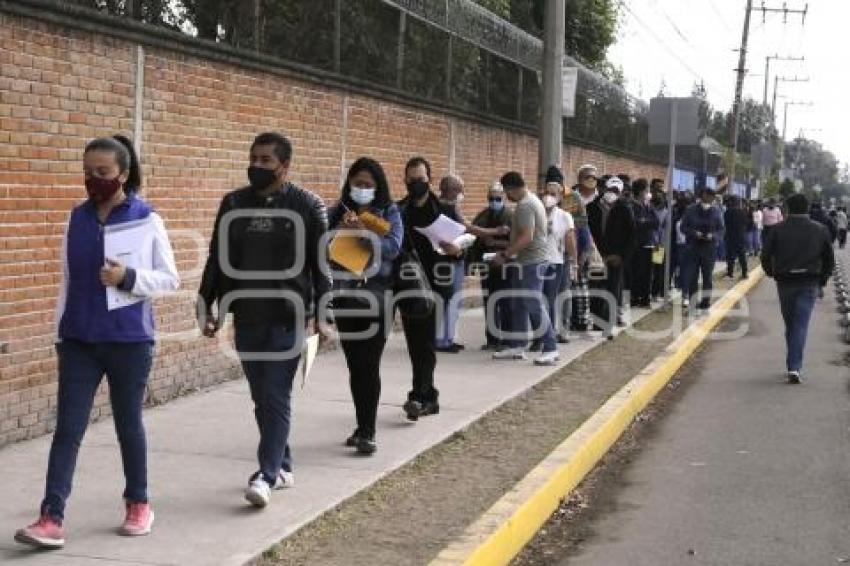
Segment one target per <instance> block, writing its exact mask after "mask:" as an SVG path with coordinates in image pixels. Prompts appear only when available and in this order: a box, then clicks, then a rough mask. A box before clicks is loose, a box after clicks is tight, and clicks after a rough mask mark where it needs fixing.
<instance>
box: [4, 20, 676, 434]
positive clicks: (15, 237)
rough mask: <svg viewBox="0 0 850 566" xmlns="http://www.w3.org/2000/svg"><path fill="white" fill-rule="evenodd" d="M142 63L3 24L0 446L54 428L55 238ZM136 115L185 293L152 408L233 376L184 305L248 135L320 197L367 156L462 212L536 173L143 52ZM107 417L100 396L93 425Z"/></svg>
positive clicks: (348, 101) (84, 36)
mask: <svg viewBox="0 0 850 566" xmlns="http://www.w3.org/2000/svg"><path fill="white" fill-rule="evenodd" d="M135 63H136V50H135V46H134V45H131V44H130V43H128V42H123V41H120V40H115V39H109V38H106V37H102V36H100V35H96V34H93V33H90V32H82V31H75V30H73V29H70V28H61V27H56V26H53V25H49V24H45V23H40V22H38V21H35V20H30V19H25V18H19V17H13V16H8V15H3V14H0V342H7V343H8V344H9V346H8V348H9V351H8V353H6V354H3V353H0V445H3V444H7V443H9V442H14V441H17V440H21V439H24V438H29V437H33V436H37V435H40V434H43V433H45V432H47V431H48V430H50V428H51V427H52V422H53V420H54V417H55V415H54V411H55V409H54V407H55V394H56V361H55V356H54V353H53V347H52V337H53V308H54V302H55V296H56V289H57V284H58V282H59V262H58V250H59V245H60V238H61V233H62V230H63V224H64V221H65V219H66V217H67V214H68V212H69V210H70V209H71V208H72V207H73V205H74V204H75V203H77V202H79V201H80V200H81V198H82V197H83V196H84V190H83V178H82V166H81V153H82V148H83V146H84V145H85V143H86V142H87V141H88V140H89V139H91V138H93V137H97V136H101V135H108V134H112V133H116V132H123V133H125V134H132V132H133V123H134V93H135V86H134V82H135V78H134V77H135ZM143 109H144V110H143V119H144V130H143V131H144V133H143V144H142V156H141V160H142V165H143V172H144V187H143V194H144V196H145V198H147V199H148V200H150V201H151V202H152V203H153V204H154V206H155V207H156V208H157V209H158V210H159V212H160V213H161V214H162V216H163V217H164V219H165V221H166V225H167V227H168V228H169V231H170V232H171V237H172V242H173V244H174V247H175V252H176V255H177V260H178V266H179V268H180V270H181V274H182V276H183V292H182V294H180V295H178V296H176V297H173V298H169V299H167V300H163V301H159V302H158V304H157V314H158V326H159V330H160V331H161V332H163V333H165V334H166V335H167V336H171V337H172V338H173V339H165V340H163V341H162V342H161V343H160V344H159V346H158V348H157V353H158V355H157V359H156V362H155V366H154V371H153V375H152V378H151V385H150V402H151V403H159V402H164V401H166V400H168V399H170V398H172V397H174V396H176V395H180V394H182V393H184V392H187V391H191V390H194V389H198V388H201V387H205V386H209V385H212V384H215V383H219V382H222V381H224V380H227V379H232V378H235V377H237V376H238V375H239V372H238V370H237V367H236V365H235V364H234V363H233V362H232V361H231V360H228V359H227V358H225V357H224V356H223V355H222V354H221V353H219V349H218V348H217V347H216V344H215V343H213V342H211V341H205V340H201V339H199V338H198V337H197V336H196V334H197V333H196V331H195V323H194V315H193V304H194V292H195V290H196V289H197V284H198V274H199V267H201V266H202V265H203V263H202V262H203V260H204V259H205V248H206V245H207V243H206V242H207V238H208V236H209V232H210V229H211V224H212V219H213V217H214V214H215V210H216V208H217V206H218V202H219V199H220V198H221V196H222V194H223V193H224V192H225V191H227V190H229V189H231V188H233V187H234V186H237V185H239V184H242V183H244V179H245V167H246V165H247V164H246V161H247V152H248V146H249V144H250V141H251V139H252V138H253V136H254V135H255V134H256V133H258V132H260V131H262V130H278V131H281V132H284V133H285V134H287V135H288V136H289V137H290V138H291V139H292V142H293V145H294V160H293V167H292V177H293V178H294V180H295V181H296V182H298V183H301V184H303V185H304V186H306V187H308V188H310V189H313V190H315V191H317V192H319V193H320V194H322V195H323V196H324V197H326V198H328V199H331V198H333V195H334V194H335V193H336V191H337V190H338V186H339V181H340V177H341V175H342V171H343V167H344V165H347V163H350V162H351V161H352V160H353V159H354V158H356V157H358V156H360V155H370V156H372V157H375V158H376V159H378V160H379V161H381V162H382V163H383V164H384V166H385V168H386V170H387V175H388V178H389V179H390V183H391V186H392V190H393V193H394V195H395V196H401V193H402V183H401V178H402V168H403V166H404V163H405V161H406V160H407V159H408V158H409V157H410V156H412V155H414V154H422V155H425V156H426V157H428V158H429V159H430V160H431V161H432V163H433V166H434V172H435V176H439V175H442V174H444V173H446V172H447V171H448V169H449V167H450V165H451V164H452V163H453V164H454V168H455V170H456V172H457V173H458V174H460V175H461V176H462V177H463V178H464V179H465V180H466V183H467V186H468V191H469V199H468V201H467V203H466V204H465V206H464V208H465V212H466V213H467V214H472V213H474V212H475V211H476V210H477V209H479V208H480V207H481V206H482V205H483V202H484V198H483V197H484V191H485V189H486V187H487V186H488V185H489V184H490V183H491V182H492V181H493V180H494V179H496V178H498V177H499V175H500V174H502V173H503V172H505V171H506V170H508V169H517V170H519V171H521V172H523V173H524V174H525V175H526V176H527V178H529V179H533V178H534V176H535V174H536V161H537V157H536V153H537V141H536V139H535V138H533V137H530V136H528V135H524V134H518V133H515V132H511V131H507V130H504V129H499V128H494V127H488V126H486V125H481V124H479V123H473V122H467V121H464V120H458V119H452V118H449V117H447V116H444V115H440V114H436V113H432V112H425V111H421V110H418V109H416V108H414V107H407V106H402V105H400V104H394V103H389V102H384V101H381V100H378V99H373V98H369V97H365V96H361V95H346V94H345V93H344V92H342V91H338V90H332V89H329V88H327V87H322V86H318V85H317V84H312V83H309V82H303V81H298V80H293V79H285V78H281V77H278V76H274V75H271V74H264V73H259V72H255V71H249V70H246V69H243V68H241V67H238V66H234V65H228V64H223V63H216V62H211V61H208V60H203V59H199V58H196V57H190V56H187V55H183V54H180V53H176V52H171V51H167V50H164V49H157V48H147V49H146V60H145V82H144V104H143ZM346 109H347V110H346ZM346 114H347V119H345V118H344V116H345V115H346ZM346 123H347V127H345V125H346ZM585 162H592V163H595V164H597V165H598V166H599V167H600V169H601V170H604V171H612V172H628V173H631V174H632V175H652V176H662V175H663V169H662V168H659V167H658V166H656V165H645V164H641V163H637V162H635V161H630V160H626V159H622V158H617V157H613V156H608V155H605V154H603V153H600V152H595V151H590V150H586V149H580V148H574V147H566V148H565V153H564V165H565V169H566V170H567V171H568V172H574V171H575V170H576V169H577V167H578V166H579V165H581V164H582V163H585ZM569 175H570V180H573V177H574V173H569ZM179 333H183V334H179ZM108 413H109V407H108V403H107V402H106V397H105V396H104V392H103V391H101V392H100V394H99V396H98V399H97V401H96V405H95V410H94V413H93V417H94V418H97V417H100V416H103V415H106V414H108Z"/></svg>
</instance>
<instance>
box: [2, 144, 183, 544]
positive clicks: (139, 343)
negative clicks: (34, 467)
mask: <svg viewBox="0 0 850 566" xmlns="http://www.w3.org/2000/svg"><path fill="white" fill-rule="evenodd" d="M83 166H84V170H85V180H86V181H85V184H86V191H87V193H88V197H89V198H88V200H87V201H86V202H84V203H83V204H81V205H79V206H77V207H76V208H74V210H73V211H72V212H71V217H70V220H69V222H68V226H67V229H66V233H65V238H64V240H63V242H62V254H61V259H62V283H61V286H60V289H59V302H58V308H57V314H56V323H57V326H58V329H57V330H58V342H57V344H56V351H57V353H58V356H59V391H58V402H57V421H56V430H55V432H54V434H53V443H52V445H51V447H50V459H49V463H48V467H47V487H46V490H45V496H44V500H43V502H42V504H41V510H40V518H39V520H38V521H37V522H35V523H34V524H32V525H30V526H29V527H27V528H25V529H21V530H20V531H18V532H17V534H16V535H15V540H17V541H18V542H21V543H24V544H29V545H33V546H37V547H47V548H59V547H61V546H62V545H63V544H64V542H65V540H64V539H65V536H64V531H63V526H62V523H63V520H64V515H65V502H66V501H67V499H68V497H69V496H70V494H71V484H72V480H73V476H74V468H75V465H76V461H77V451H78V450H79V447H80V442H81V441H82V439H83V435H84V434H85V431H86V426H87V425H88V422H89V413H90V412H91V408H92V402H93V400H94V396H95V393H96V392H97V388H98V385H99V384H100V382H101V379H102V378H103V375H104V374H106V378H107V380H108V382H109V397H110V402H111V405H112V414H113V418H114V420H115V429H116V431H117V433H118V442H119V444H120V446H121V458H122V460H123V464H124V477H125V480H126V487H125V490H124V500H125V503H126V518H125V520H124V524H123V525H122V526H121V529H120V533H121V534H123V535H127V536H137V535H146V534H148V533H149V532H150V530H151V526H152V525H153V519H154V515H153V511H152V510H151V506H150V504H149V503H148V492H147V460H146V458H147V449H146V445H145V429H144V425H143V423H142V403H143V401H144V396H145V387H146V385H147V382H148V374H149V372H150V368H151V363H152V360H153V346H154V322H153V320H154V319H153V309H152V305H151V300H150V299H151V298H152V297H154V296H155V295H157V294H160V293H164V292H166V291H172V290H175V289H177V287H178V285H179V278H178V275H177V268H176V266H175V265H174V255H173V253H172V251H171V244H170V243H169V241H168V236H167V234H166V231H165V225H164V224H163V222H162V219H161V218H160V217H159V215H158V214H156V213H155V212H153V210H152V208H151V206H150V205H149V204H147V203H146V202H144V201H143V200H142V199H140V198H139V197H137V196H136V191H137V190H138V186H137V185H138V183H139V180H138V179H139V172H138V163H137V161H136V157H135V155H134V154H133V150H132V146H130V145H129V143H128V144H127V145H124V143H122V142H120V141H118V140H116V139H114V138H99V139H96V140H94V141H92V142H90V143H89V144H88V145H87V146H86V149H85V153H84V156H83Z"/></svg>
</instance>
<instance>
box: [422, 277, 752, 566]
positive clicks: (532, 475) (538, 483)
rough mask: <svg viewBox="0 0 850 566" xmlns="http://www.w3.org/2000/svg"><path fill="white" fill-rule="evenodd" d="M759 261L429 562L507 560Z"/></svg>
mask: <svg viewBox="0 0 850 566" xmlns="http://www.w3.org/2000/svg"><path fill="white" fill-rule="evenodd" d="M763 275H764V272H763V271H762V269H761V267H756V268H754V269H753V270H752V271H751V273H750V276H749V277H748V278H747V279H746V280H744V281H741V282H740V283H738V284H736V285H735V286H734V287H732V288H731V289H729V291H727V292H726V293H725V294H724V295H723V297H722V298H721V299H720V300H718V301H717V302H716V303H715V304H714V305H713V306H712V308H711V310H710V311H709V314H708V316H706V317H705V318H702V319H700V320H698V321H696V322H694V323H693V324H691V325H690V326H689V327H688V328H687V329H686V330H685V331H684V332H683V333H682V334H680V335H679V336H678V337H677V338H676V339H675V340H674V341H673V342H672V343H670V344H669V345H668V346H667V347H666V348H665V349H664V350H663V351H662V353H661V354H659V355H658V356H657V357H656V358H655V359H653V360H652V361H651V362H650V363H649V364H648V365H647V366H646V367H644V369H642V370H641V371H640V372H639V373H638V374H637V375H636V376H635V377H634V378H632V379H631V380H630V381H629V382H628V383H626V385H624V386H623V387H622V388H621V389H620V390H619V391H617V392H616V393H615V394H614V395H612V396H611V397H610V398H609V399H608V400H607V401H606V402H605V403H604V404H603V405H602V406H601V407H600V408H599V409H598V410H597V411H596V412H595V413H594V414H593V415H592V416H591V417H590V418H589V419H588V420H586V421H585V422H584V423H583V424H582V425H581V426H579V428H577V429H576V430H575V431H574V432H573V433H572V434H571V435H570V436H569V437H567V439H566V440H564V441H563V442H562V443H561V444H560V445H559V446H557V447H556V448H555V449H554V450H553V451H552V452H551V453H550V454H549V455H548V456H546V457H545V458H544V459H543V460H542V461H541V462H540V463H539V464H538V465H537V466H535V467H534V468H533V469H532V470H531V471H530V472H529V473H528V474H527V475H526V476H525V477H524V478H523V479H521V480H520V481H519V482H518V483H517V484H516V485H515V486H514V487H513V488H512V489H511V490H510V491H509V492H508V493H506V494H505V495H503V496H502V497H501V498H500V499H499V500H498V501H496V503H494V504H493V506H492V507H490V509H488V510H487V511H485V512H484V513H483V514H482V515H481V516H480V517H479V518H478V519H477V520H476V521H475V522H474V523H472V525H470V526H469V527H468V528H467V529H466V530H465V531H464V533H463V534H462V535H461V536H460V537H458V538H457V539H455V540H454V541H453V542H452V543H451V544H449V545H448V546H447V547H446V548H444V549H443V550H442V551H441V552H440V553H439V554H438V555H437V557H436V558H435V559H434V560H433V561H432V562H431V563H430V564H431V566H456V565H459V564H463V565H465V566H484V565H486V566H491V565H496V564H508V563H509V562H510V561H511V559H513V558H514V557H515V556H516V555H517V554H518V553H519V552H520V551H521V550H522V549H523V548H524V547H525V545H526V544H527V543H528V542H529V541H530V540H531V539H532V538H533V537H534V536H535V534H536V533H537V531H538V529H539V528H540V527H541V526H542V525H544V524H545V523H546V521H548V520H549V518H550V516H551V515H552V513H554V512H555V510H556V509H557V508H558V506H559V504H560V502H561V501H562V499H563V498H564V497H565V496H566V495H568V494H569V493H570V492H571V491H572V490H573V489H574V488H575V487H576V486H577V485H578V484H579V483H580V482H581V481H582V480H583V479H584V477H585V476H586V475H587V474H588V473H589V472H590V471H591V470H592V469H593V468H594V467H595V466H596V464H597V463H598V462H599V460H600V459H601V458H602V457H603V456H604V455H605V454H606V453H607V452H608V450H609V449H610V448H611V446H612V445H613V444H614V443H615V442H616V441H617V440H618V439H619V437H620V435H622V433H623V432H624V431H625V430H626V429H627V428H628V427H629V425H630V424H631V422H632V420H633V419H634V418H635V416H637V414H638V413H639V412H640V411H642V410H643V409H644V408H645V407H646V406H647V405H649V403H650V402H651V401H652V400H653V399H654V398H655V396H656V394H657V393H658V392H659V391H660V390H661V389H662V388H663V387H664V386H665V385H666V384H667V383H668V382H669V381H670V379H671V378H672V377H673V376H674V375H675V374H676V372H677V371H678V370H679V369H680V368H681V367H682V365H683V364H684V363H685V361H687V360H688V358H690V356H691V354H693V352H694V351H695V350H696V349H697V348H698V347H699V346H700V345H701V344H702V343H703V342H704V341H705V339H706V337H707V336H708V335H709V334H710V333H711V331H712V330H713V329H714V328H715V327H716V326H717V325H718V324H719V323H720V322H721V321H722V320H723V319H724V318H725V317H726V315H727V314H728V313H729V311H730V310H731V309H732V307H734V306H735V305H736V304H737V303H738V302H739V301H740V300H741V299H742V298H743V297H744V296H745V295H746V294H747V293H748V292H749V291H750V290H751V289H752V288H753V287H755V285H756V284H757V283H758V282H759V281H760V280H761V279H762V277H763Z"/></svg>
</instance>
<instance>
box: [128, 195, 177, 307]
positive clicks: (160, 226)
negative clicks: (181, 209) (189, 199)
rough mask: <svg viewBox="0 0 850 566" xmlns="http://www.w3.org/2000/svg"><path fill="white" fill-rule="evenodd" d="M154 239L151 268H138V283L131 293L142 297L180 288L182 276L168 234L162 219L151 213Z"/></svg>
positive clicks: (136, 282)
mask: <svg viewBox="0 0 850 566" xmlns="http://www.w3.org/2000/svg"><path fill="white" fill-rule="evenodd" d="M151 216H152V221H153V228H154V237H153V242H152V245H153V253H152V261H151V268H150V269H148V268H137V269H136V270H135V271H136V281H135V283H134V284H133V288H132V289H131V290H130V293H132V294H133V295H136V296H141V297H154V296H157V295H161V294H164V293H167V292H169V291H176V290H177V289H178V288H179V287H180V275H179V274H178V273H177V265H176V264H175V262H174V252H173V251H172V249H171V242H170V241H169V240H168V232H167V231H166V230H165V223H164V222H163V221H162V218H161V217H160V216H159V215H158V214H156V213H155V212H154V213H151Z"/></svg>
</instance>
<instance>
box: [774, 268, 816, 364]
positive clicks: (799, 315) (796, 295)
mask: <svg viewBox="0 0 850 566" xmlns="http://www.w3.org/2000/svg"><path fill="white" fill-rule="evenodd" d="M776 290H777V292H778V293H779V305H780V307H781V308H782V318H783V320H784V321H785V345H786V347H787V349H788V355H787V357H786V360H785V364H786V366H787V368H788V371H800V370H801V369H802V367H803V350H804V349H805V348H806V335H807V334H808V333H809V320H811V318H812V310H813V309H814V307H815V299H816V298H817V295H818V285H816V284H800V283H796V284H795V283H777V284H776Z"/></svg>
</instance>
